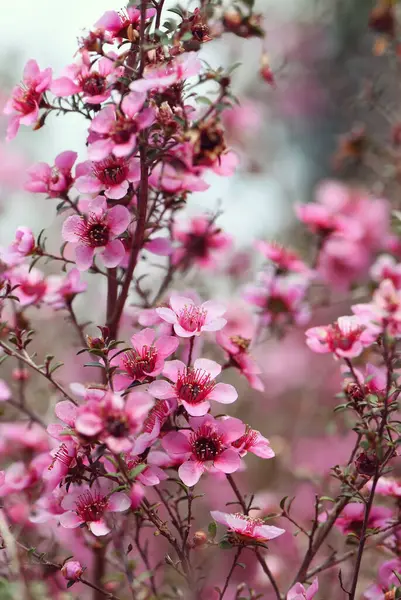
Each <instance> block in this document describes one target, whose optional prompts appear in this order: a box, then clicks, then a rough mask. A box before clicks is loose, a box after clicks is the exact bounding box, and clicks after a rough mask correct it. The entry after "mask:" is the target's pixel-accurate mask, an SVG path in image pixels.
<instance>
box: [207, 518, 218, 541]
mask: <svg viewBox="0 0 401 600" xmlns="http://www.w3.org/2000/svg"><path fill="white" fill-rule="evenodd" d="M207 531H208V533H209V536H210V537H211V538H212V540H214V538H215V537H216V534H217V525H216V523H215V522H214V521H212V522H211V523H209V525H208V528H207Z"/></svg>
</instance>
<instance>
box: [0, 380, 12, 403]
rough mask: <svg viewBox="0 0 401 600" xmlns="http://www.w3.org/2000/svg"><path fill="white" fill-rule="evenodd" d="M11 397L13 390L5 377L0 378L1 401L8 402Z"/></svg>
mask: <svg viewBox="0 0 401 600" xmlns="http://www.w3.org/2000/svg"><path fill="white" fill-rule="evenodd" d="M10 398H11V390H10V388H9V387H8V385H7V383H6V382H5V381H4V379H0V402H7V400H10Z"/></svg>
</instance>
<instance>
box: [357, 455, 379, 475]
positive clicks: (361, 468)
mask: <svg viewBox="0 0 401 600" xmlns="http://www.w3.org/2000/svg"><path fill="white" fill-rule="evenodd" d="M377 463H378V459H377V456H376V454H375V452H374V451H373V450H368V451H364V450H363V451H362V452H360V453H359V454H358V456H357V457H356V459H355V468H356V470H357V471H358V473H360V474H361V475H369V476H372V475H374V474H375V472H376V468H377Z"/></svg>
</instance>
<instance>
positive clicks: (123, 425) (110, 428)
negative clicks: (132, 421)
mask: <svg viewBox="0 0 401 600" xmlns="http://www.w3.org/2000/svg"><path fill="white" fill-rule="evenodd" d="M105 428H106V431H107V433H109V434H110V435H112V436H113V437H115V438H122V437H126V436H127V435H128V433H129V424H128V421H127V417H126V416H125V415H124V414H120V413H116V414H111V415H108V417H107V419H106V427H105Z"/></svg>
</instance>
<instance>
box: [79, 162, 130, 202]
mask: <svg viewBox="0 0 401 600" xmlns="http://www.w3.org/2000/svg"><path fill="white" fill-rule="evenodd" d="M77 176H78V178H77V180H76V182H75V185H76V188H77V190H78V191H79V192H82V193H83V194H98V193H99V192H101V191H104V193H105V195H106V196H107V198H111V199H112V200H119V199H120V198H123V197H124V196H125V195H126V193H127V191H128V188H129V184H130V183H138V181H139V180H140V169H139V161H138V159H136V158H131V159H127V158H121V157H120V158H119V157H116V156H108V157H107V158H105V159H104V160H101V161H100V162H92V161H90V160H88V161H86V162H83V163H81V164H80V165H78V166H77Z"/></svg>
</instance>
